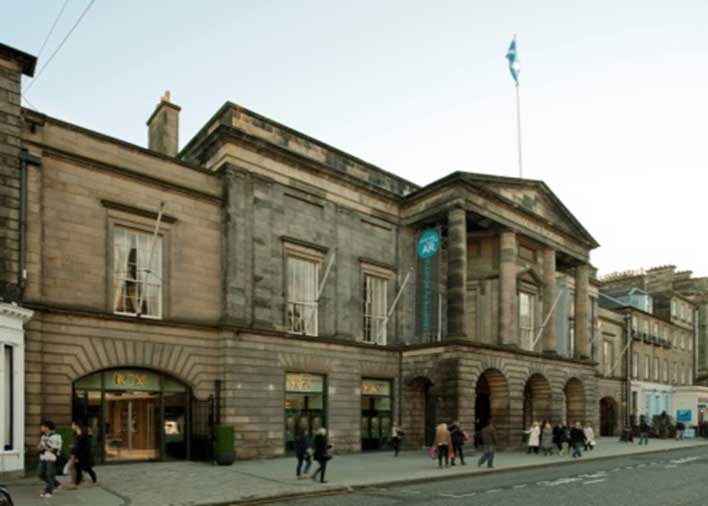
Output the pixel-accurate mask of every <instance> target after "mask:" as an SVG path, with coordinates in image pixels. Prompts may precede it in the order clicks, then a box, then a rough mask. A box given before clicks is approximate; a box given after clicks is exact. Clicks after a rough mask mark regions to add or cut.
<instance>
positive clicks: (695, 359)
mask: <svg viewBox="0 0 708 506" xmlns="http://www.w3.org/2000/svg"><path fill="white" fill-rule="evenodd" d="M699 317H700V310H699V309H698V307H695V308H693V348H692V350H691V351H692V353H693V357H692V358H693V361H692V362H693V368H692V370H691V377H690V378H689V380H690V381H691V386H693V385H694V384H695V383H696V380H695V378H696V376H697V375H698V341H699V335H698V334H699V333H700V327H699V325H698V318H699Z"/></svg>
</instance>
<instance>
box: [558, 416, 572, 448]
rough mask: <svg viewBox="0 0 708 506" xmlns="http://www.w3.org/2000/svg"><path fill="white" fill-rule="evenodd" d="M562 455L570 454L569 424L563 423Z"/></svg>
mask: <svg viewBox="0 0 708 506" xmlns="http://www.w3.org/2000/svg"><path fill="white" fill-rule="evenodd" d="M560 454H561V455H566V454H570V427H569V426H568V422H563V427H562V428H561V451H560Z"/></svg>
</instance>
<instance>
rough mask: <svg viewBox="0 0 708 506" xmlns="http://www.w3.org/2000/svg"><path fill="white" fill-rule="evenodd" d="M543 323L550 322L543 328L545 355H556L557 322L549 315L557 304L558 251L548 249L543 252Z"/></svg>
mask: <svg viewBox="0 0 708 506" xmlns="http://www.w3.org/2000/svg"><path fill="white" fill-rule="evenodd" d="M543 284H544V285H545V286H544V290H543V321H542V323H543V322H546V318H548V321H547V323H546V326H545V327H544V328H543V351H544V352H545V353H555V351H556V321H555V318H554V315H553V314H551V315H550V317H549V316H548V314H549V313H550V312H551V310H553V312H554V313H555V308H553V304H554V303H555V302H556V297H557V296H558V294H557V293H556V250H554V249H552V248H547V249H546V250H545V251H544V252H543Z"/></svg>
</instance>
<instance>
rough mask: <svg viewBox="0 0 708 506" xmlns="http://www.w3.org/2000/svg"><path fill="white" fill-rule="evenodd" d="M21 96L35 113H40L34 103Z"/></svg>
mask: <svg viewBox="0 0 708 506" xmlns="http://www.w3.org/2000/svg"><path fill="white" fill-rule="evenodd" d="M20 96H21V97H22V100H24V101H25V102H27V105H29V106H30V107H31V108H32V109H34V110H35V111H37V112H39V109H37V108H36V107H35V106H34V104H33V103H32V102H30V101H29V100H27V97H25V96H24V95H20Z"/></svg>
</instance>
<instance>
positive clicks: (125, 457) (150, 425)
mask: <svg viewBox="0 0 708 506" xmlns="http://www.w3.org/2000/svg"><path fill="white" fill-rule="evenodd" d="M190 398H191V395H190V392H189V389H188V388H187V387H186V386H185V385H184V384H182V383H180V382H178V381H176V380H174V379H172V378H170V377H168V376H165V375H163V374H161V373H158V372H154V371H149V370H143V369H113V370H108V371H102V372H98V373H95V374H92V375H90V376H87V377H84V378H82V379H80V380H78V381H76V382H75V383H74V402H73V417H74V419H76V420H78V421H80V422H81V423H83V424H84V425H85V426H86V428H87V430H88V433H89V435H90V436H92V437H91V439H92V444H93V451H94V455H95V457H96V458H97V460H98V461H103V462H115V461H145V460H158V459H161V460H165V459H177V458H179V459H183V458H187V457H188V449H187V447H188V446H189V445H188V437H189V435H188V427H187V420H188V418H189V408H190V406H189V404H190Z"/></svg>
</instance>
